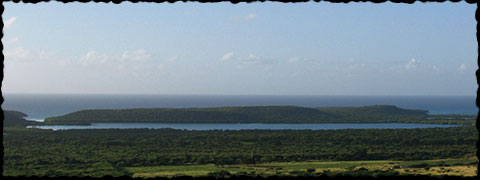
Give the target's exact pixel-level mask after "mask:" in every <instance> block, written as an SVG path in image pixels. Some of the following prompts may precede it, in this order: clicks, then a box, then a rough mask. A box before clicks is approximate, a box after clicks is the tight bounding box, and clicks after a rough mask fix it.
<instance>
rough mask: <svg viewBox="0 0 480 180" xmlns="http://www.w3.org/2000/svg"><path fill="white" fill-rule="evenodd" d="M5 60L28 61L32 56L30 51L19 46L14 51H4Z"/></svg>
mask: <svg viewBox="0 0 480 180" xmlns="http://www.w3.org/2000/svg"><path fill="white" fill-rule="evenodd" d="M3 54H4V55H5V60H26V59H27V58H28V57H29V56H30V51H28V50H26V49H25V48H24V47H22V46H19V47H17V48H15V49H13V50H4V52H3Z"/></svg>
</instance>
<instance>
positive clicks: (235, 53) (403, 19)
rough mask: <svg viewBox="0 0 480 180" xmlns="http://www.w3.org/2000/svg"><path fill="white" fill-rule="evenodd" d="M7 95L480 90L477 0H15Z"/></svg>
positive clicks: (7, 19) (10, 11)
mask: <svg viewBox="0 0 480 180" xmlns="http://www.w3.org/2000/svg"><path fill="white" fill-rule="evenodd" d="M3 5H4V6H5V11H4V13H3V14H2V19H3V23H4V24H5V26H4V28H3V33H4V37H3V38H2V43H3V45H4V49H3V54H4V56H5V60H4V65H5V68H4V73H5V75H4V79H3V82H2V92H3V93H7V94H8V93H40V94H42V93H47V94H71V93H72V94H211V95H213V94H220V95H466V96H474V95H476V90H477V87H478V86H477V84H476V77H475V71H476V70H477V69H478V65H477V56H478V54H477V48H478V47H477V41H476V35H475V33H476V20H475V10H476V5H475V4H467V3H464V2H461V3H451V2H447V3H420V2H416V3H414V4H396V3H379V4H376V3H348V4H343V3H328V2H321V3H315V2H309V3H279V2H266V3H239V4H231V3H229V2H227V3H191V2H188V3H183V2H177V3H174V4H169V3H162V4H152V3H129V2H123V3H121V4H112V3H110V4H106V3H67V4H64V3H57V2H49V3H37V4H23V3H11V2H4V3H3Z"/></svg>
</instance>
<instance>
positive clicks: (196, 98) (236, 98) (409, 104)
mask: <svg viewBox="0 0 480 180" xmlns="http://www.w3.org/2000/svg"><path fill="white" fill-rule="evenodd" d="M3 98H4V99H5V101H4V102H3V104H2V109H5V110H16V111H20V112H24V113H26V114H28V117H27V119H29V120H39V121H41V120H43V119H44V118H46V117H51V116H58V115H63V114H66V113H70V112H74V111H78V110H84V109H122V108H162V107H171V108H185V107H219V106H286V105H288V106H303V107H331V106H368V105H395V106H398V107H400V108H406V109H424V110H428V111H429V113H430V114H465V115H476V114H477V113H478V108H477V107H476V105H475V99H476V97H475V96H306V95H305V96H279V95H278V96H277V95H65V94H59V95H46V94H4V95H3Z"/></svg>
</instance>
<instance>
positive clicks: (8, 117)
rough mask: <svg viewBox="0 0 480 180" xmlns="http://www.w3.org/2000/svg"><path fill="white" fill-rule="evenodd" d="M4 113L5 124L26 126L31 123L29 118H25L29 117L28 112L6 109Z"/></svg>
mask: <svg viewBox="0 0 480 180" xmlns="http://www.w3.org/2000/svg"><path fill="white" fill-rule="evenodd" d="M3 113H4V117H5V119H4V121H3V126H8V127H10V126H17V127H24V126H26V125H27V124H28V123H29V122H28V121H27V120H25V117H27V114H25V113H22V112H18V111H9V110H4V111H3Z"/></svg>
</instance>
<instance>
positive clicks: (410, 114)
mask: <svg viewBox="0 0 480 180" xmlns="http://www.w3.org/2000/svg"><path fill="white" fill-rule="evenodd" d="M426 117H427V111H424V110H407V109H401V108H398V107H396V106H388V105H378V106H366V107H335V108H306V107H296V106H249V107H218V108H148V109H99V110H82V111H77V112H73V113H69V114H66V115H63V116H57V117H50V118H46V119H45V123H47V124H89V123H92V122H97V123H98V122H103V123H105V122H159V123H160V122H161V123H358V122H369V123H372V122H407V121H415V120H417V121H419V120H424V119H426Z"/></svg>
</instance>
